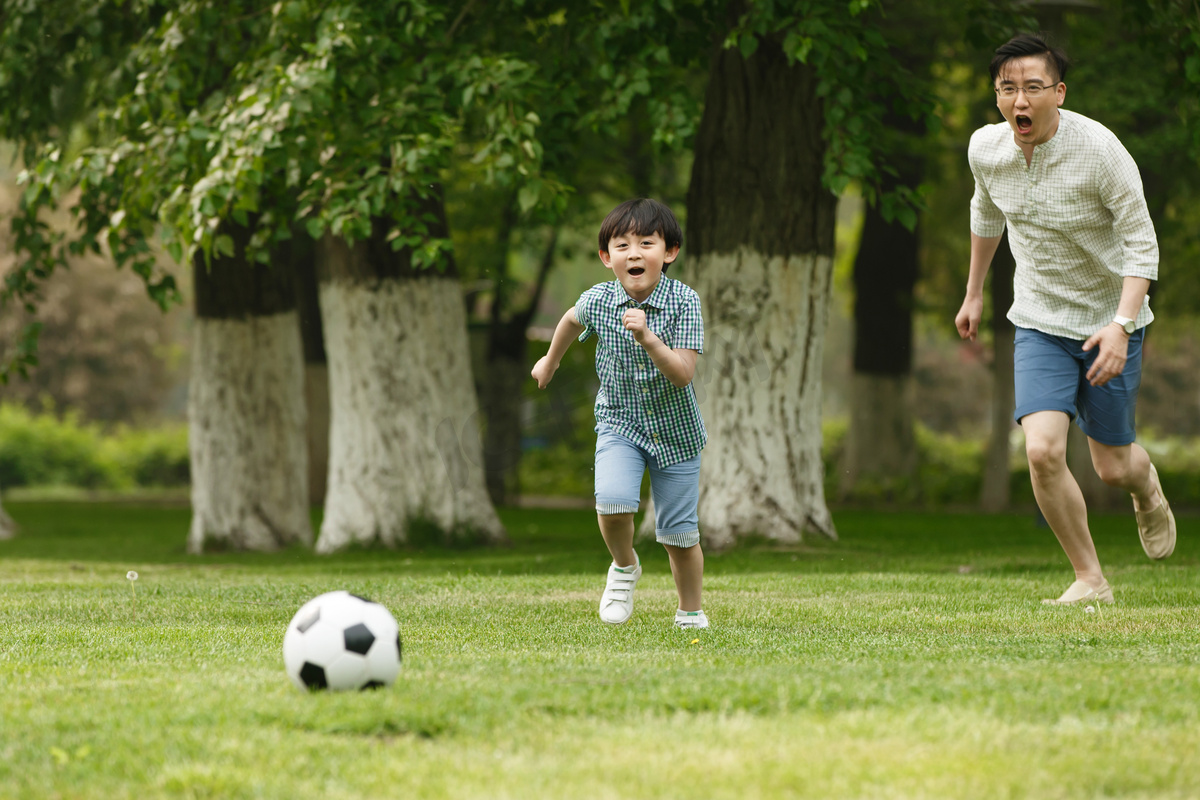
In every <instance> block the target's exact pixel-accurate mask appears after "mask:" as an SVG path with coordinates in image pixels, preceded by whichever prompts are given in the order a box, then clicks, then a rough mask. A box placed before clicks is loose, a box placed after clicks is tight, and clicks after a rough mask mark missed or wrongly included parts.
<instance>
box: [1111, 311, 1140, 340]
mask: <svg viewBox="0 0 1200 800" xmlns="http://www.w3.org/2000/svg"><path fill="white" fill-rule="evenodd" d="M1113 324H1114V325H1120V326H1121V327H1122V328H1123V329H1124V330H1125V333H1127V334H1128V335H1130V336H1133V332H1134V331H1135V330H1137V328H1136V327H1135V326H1134V323H1133V320H1131V319H1130V318H1129V317H1122V316H1121V315H1120V314H1118V315H1117V316H1115V317H1113Z"/></svg>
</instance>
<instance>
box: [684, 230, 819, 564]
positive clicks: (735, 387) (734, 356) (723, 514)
mask: <svg viewBox="0 0 1200 800" xmlns="http://www.w3.org/2000/svg"><path fill="white" fill-rule="evenodd" d="M832 268H833V263H832V260H831V259H830V258H828V257H826V256H818V255H807V256H792V257H790V258H783V257H779V256H775V257H767V256H764V255H762V254H761V253H758V252H756V251H754V250H752V249H750V248H749V247H742V248H741V249H739V250H738V251H737V252H736V253H731V254H729V253H712V254H705V255H701V256H699V257H697V258H693V259H692V261H691V263H690V264H689V270H688V276H689V277H688V282H689V283H690V284H691V286H692V287H693V288H694V289H696V291H697V292H698V293H699V295H700V302H701V306H702V309H703V313H704V321H705V351H704V355H703V356H701V358H700V360H699V362H698V369H697V377H696V379H695V384H696V390H697V395H698V397H699V399H700V402H701V406H700V407H701V411H702V413H703V415H704V423H705V426H706V427H707V428H708V435H709V440H708V446H707V447H706V448H705V450H704V454H703V456H702V458H701V467H700V532H701V536H702V537H703V540H704V542H705V545H706V546H707V547H711V548H713V549H720V548H722V547H727V546H730V545H732V544H734V543H735V542H736V541H737V540H738V539H740V538H741V537H743V536H746V535H748V534H749V535H759V536H764V537H767V538H768V539H772V540H776V541H779V542H790V543H795V542H799V541H801V538H802V535H803V533H804V532H805V531H815V532H818V533H821V534H823V535H825V536H828V537H830V538H837V534H836V532H835V529H834V525H833V518H832V516H831V515H830V513H829V508H828V506H827V505H826V503H825V494H824V489H823V479H824V467H823V465H822V462H821V355H822V350H823V347H824V339H825V324H826V321H827V320H828V315H829V295H830V279H831V274H832Z"/></svg>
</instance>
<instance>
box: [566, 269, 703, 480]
mask: <svg viewBox="0 0 1200 800" xmlns="http://www.w3.org/2000/svg"><path fill="white" fill-rule="evenodd" d="M630 308H641V309H642V310H643V311H645V312H646V326H647V327H648V328H649V329H650V330H651V331H653V332H654V335H655V336H657V337H658V338H659V339H662V340H663V342H664V343H665V344H666V345H667V347H670V348H672V349H681V348H682V349H686V350H695V351H697V352H704V319H703V317H702V316H701V314H700V297H699V296H698V295H697V294H696V292H695V291H693V290H692V289H691V287H689V286H687V285H686V284H683V283H680V282H679V281H677V280H672V279H671V278H668V277H667V276H666V275H663V276H662V277H661V278H660V279H659V281H658V285H657V286H655V287H654V291H653V292H651V294H650V296H649V297H647V298H646V300H645V301H644V302H642V303H638V302H637V301H636V300H634V299H633V298H631V297H630V296H629V295H628V294H626V292H625V289H624V287H622V286H621V283H620V281H609V282H607V283H601V284H597V285H596V286H593V287H592V288H591V289H588V290H587V291H586V292H584V293H583V294H582V295H581V296H580V298H579V302H578V303H576V304H575V318H576V319H577V320H579V324H580V325H583V327H584V331H583V333H582V334H580V336H579V341H581V342H584V341H587V340H588V339H589V338H591V337H592V336H596V337H598V338H599V342H598V343H597V345H596V376H597V377H598V378H599V379H600V390H599V391H598V392H597V393H596V422H597V423H601V422H602V423H605V424H607V425H610V426H612V428H613V430H615V431H616V432H617V433H619V434H621V435H622V436H624V437H626V438H627V439H629V440H631V441H632V442H634V443H635V444H637V445H638V446H640V447H642V448H644V449H645V450H647V451H648V452H650V453H651V454H653V455H654V457H655V458H657V459H658V465H659V466H660V467H667V466H670V465H671V464H677V463H679V462H681V461H687V460H688V459H690V458H693V457H694V456H696V455H697V454H698V453H699V452H700V450H701V448H703V447H704V443H705V442H706V441H707V440H708V434H707V433H706V432H705V430H704V420H703V419H701V418H700V407H699V405H697V403H696V392H695V390H694V389H693V388H692V384H690V383H689V384H688V385H687V386H684V387H683V388H682V389H681V388H679V387H677V386H675V385H673V384H672V383H671V382H670V381H669V380H667V377H666V376H665V375H663V374H662V373H661V372H659V370H658V367H656V366H654V362H653V361H651V360H650V355H649V354H648V353H647V352H646V351H645V350H644V349H642V346H641V345H640V344H638V343H637V342H636V341H635V340H634V338H633V334H632V333H630V332H629V331H627V330H625V327H624V325H622V323H621V318H622V317H623V316H624V314H625V312H626V311H627V310H628V309H630Z"/></svg>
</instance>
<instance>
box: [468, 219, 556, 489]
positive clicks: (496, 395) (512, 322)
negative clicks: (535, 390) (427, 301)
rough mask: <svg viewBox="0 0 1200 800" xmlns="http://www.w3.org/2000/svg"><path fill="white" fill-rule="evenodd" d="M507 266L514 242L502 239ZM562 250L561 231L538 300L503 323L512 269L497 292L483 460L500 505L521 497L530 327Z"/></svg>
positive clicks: (546, 254) (545, 258)
mask: <svg viewBox="0 0 1200 800" xmlns="http://www.w3.org/2000/svg"><path fill="white" fill-rule="evenodd" d="M511 209H512V214H511V216H509V217H506V219H505V220H504V223H503V224H504V225H505V226H506V227H511V226H514V225H516V207H515V205H513V206H511ZM500 244H501V245H503V247H504V253H505V259H506V262H507V256H508V246H509V237H508V236H507V235H504V236H501V238H500ZM557 247H558V231H557V229H556V230H554V231H553V232H552V233H551V234H550V240H549V242H548V243H547V244H546V249H545V250H544V251H543V254H542V263H541V266H540V267H539V269H538V276H537V282H536V283H535V285H534V289H533V296H532V297H531V298H530V299H529V303H528V305H527V306H526V307H525V308H524V309H523V310H521V311H516V312H512V313H511V315H510V316H509V318H508V319H504V317H503V312H504V309H503V308H502V305H504V304H505V297H506V295H507V293H506V292H505V290H504V282H505V281H506V279H507V276H508V269H507V264H505V266H504V267H502V268H501V269H500V270H499V272H498V274H497V280H496V286H495V290H494V292H493V301H492V316H491V321H490V324H489V326H488V351H487V367H486V372H485V374H484V378H483V386H484V401H483V413H484V416H485V418H486V424H485V426H484V447H483V453H484V461H485V463H486V473H487V486H488V494H489V496H490V497H491V498H492V502H493V503H495V504H496V505H504V504H506V503H508V502H510V501H511V499H512V498H513V497H515V496H516V495H519V494H520V492H521V485H520V480H519V477H518V471H519V468H520V466H521V435H522V430H523V421H522V419H521V400H522V398H523V397H524V394H525V387H526V386H527V385H528V383H529V357H528V353H529V338H528V336H527V331H528V330H529V323H530V321H531V320H532V319H533V315H534V313H535V312H536V311H537V307H538V304H539V303H540V302H541V299H542V293H543V291H545V288H546V281H547V279H548V278H549V276H550V270H551V269H552V268H553V267H554V254H555V250H556V249H557Z"/></svg>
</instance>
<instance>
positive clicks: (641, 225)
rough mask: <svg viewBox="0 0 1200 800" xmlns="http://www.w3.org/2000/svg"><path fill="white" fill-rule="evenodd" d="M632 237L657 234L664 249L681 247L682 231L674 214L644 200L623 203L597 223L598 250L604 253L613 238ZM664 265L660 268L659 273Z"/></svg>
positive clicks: (660, 205) (657, 203)
mask: <svg viewBox="0 0 1200 800" xmlns="http://www.w3.org/2000/svg"><path fill="white" fill-rule="evenodd" d="M626 233H633V235H634V236H649V235H650V234H653V233H657V234H658V235H659V236H661V237H662V238H663V241H665V242H666V243H667V249H668V250H670V249H671V248H673V247H679V246H680V245H682V244H683V231H682V230H681V229H680V227H679V220H677V219H675V214H674V213H673V212H672V211H671V209H670V208H668V207H667V206H666V205H664V204H663V203H660V202H658V201H657V200H651V199H650V198H648V197H639V198H637V199H636V200H626V201H625V202H624V203H621V205H619V206H617V207H616V208H614V209H613V210H612V211H610V212H608V216H607V217H605V218H604V222H602V223H600V249H601V250H605V251H607V250H608V243H609V242H610V241H611V240H612V239H613V238H614V237H616V236H623V235H625V234H626ZM666 271H667V265H666V264H664V265H663V272H666Z"/></svg>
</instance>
